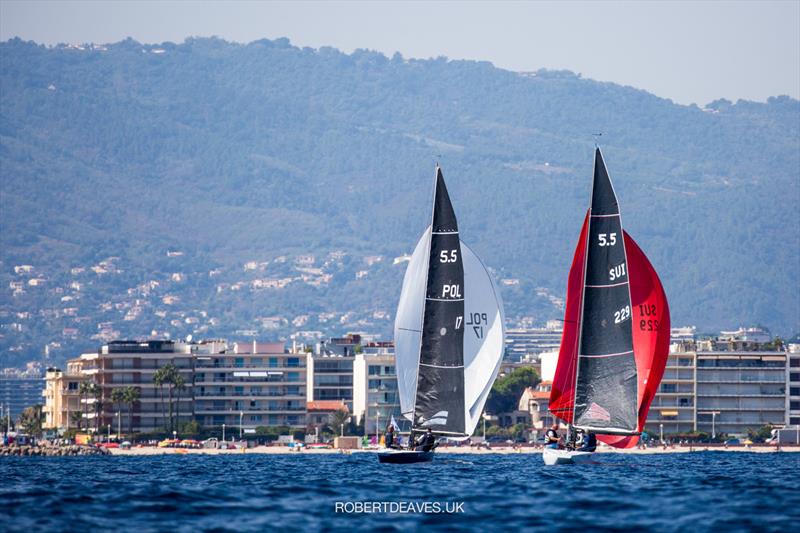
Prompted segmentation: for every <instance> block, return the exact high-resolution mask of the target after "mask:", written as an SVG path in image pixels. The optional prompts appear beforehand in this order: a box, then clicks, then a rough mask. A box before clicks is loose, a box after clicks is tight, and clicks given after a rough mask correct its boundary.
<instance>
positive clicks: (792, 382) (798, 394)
mask: <svg viewBox="0 0 800 533" xmlns="http://www.w3.org/2000/svg"><path fill="white" fill-rule="evenodd" d="M788 355H789V399H788V401H789V424H790V425H792V426H798V425H800V344H790V345H789V346H788Z"/></svg>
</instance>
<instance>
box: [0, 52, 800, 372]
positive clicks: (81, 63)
mask: <svg viewBox="0 0 800 533" xmlns="http://www.w3.org/2000/svg"><path fill="white" fill-rule="evenodd" d="M0 65H1V67H2V68H0V224H2V231H0V260H2V264H0V287H1V289H0V290H2V293H1V294H2V297H1V298H0V326H1V327H2V329H1V330H0V334H2V338H0V367H4V366H10V365H16V364H20V363H21V362H23V361H26V360H28V359H30V358H34V357H38V356H40V355H41V354H42V353H43V351H44V347H45V344H48V343H51V344H50V347H49V348H48V351H49V353H50V357H51V358H54V359H57V360H59V359H63V358H64V357H67V356H71V355H73V354H74V353H75V351H76V350H80V349H87V348H91V347H93V346H96V345H97V344H98V343H99V342H101V341H102V340H104V339H105V338H107V337H111V336H117V335H118V336H122V337H142V336H147V335H150V334H158V335H165V334H169V335H171V336H173V337H178V336H180V337H183V336H185V335H187V334H190V333H191V334H195V335H200V336H205V337H208V336H224V337H228V338H237V337H238V336H248V335H258V336H259V337H271V338H274V337H281V336H283V337H285V336H288V335H290V334H292V333H293V332H296V331H298V330H305V331H323V332H325V333H330V334H338V333H341V332H343V330H347V329H361V330H366V331H373V332H376V333H380V334H382V335H383V336H384V338H386V337H388V336H389V335H390V331H391V322H392V318H393V312H394V307H395V305H396V301H397V297H398V293H399V288H400V283H401V280H402V274H403V268H404V265H405V263H402V262H398V264H396V265H394V264H392V263H393V261H394V258H396V257H399V256H401V255H402V254H404V253H410V251H411V250H412V249H413V246H414V244H415V242H416V240H417V238H418V237H419V234H420V233H421V232H422V230H423V228H424V226H425V225H426V223H427V220H428V217H429V209H430V206H429V200H430V191H431V186H432V183H433V166H434V162H435V161H437V160H438V161H440V162H441V164H442V166H443V169H444V174H445V178H446V179H447V183H448V187H449V189H450V193H451V196H452V198H453V202H454V205H455V207H456V211H457V214H458V216H459V223H460V227H461V232H462V236H463V239H464V240H465V241H467V242H468V243H470V245H471V246H472V247H473V249H475V250H476V252H478V253H479V254H480V255H482V256H483V257H484V259H485V260H486V262H487V264H488V265H489V266H490V267H492V268H493V269H494V270H495V272H496V274H497V277H498V280H500V279H505V280H519V284H518V285H516V284H512V283H514V281H507V283H509V285H503V286H502V289H503V290H502V292H503V296H504V299H505V303H506V308H507V309H506V310H507V315H508V317H509V319H510V320H511V321H512V322H519V321H520V320H528V321H531V320H532V321H534V322H542V321H544V320H546V319H548V318H556V317H558V316H559V315H560V313H561V311H560V309H559V305H558V304H559V300H558V299H559V298H563V293H564V290H565V281H566V275H567V270H568V268H569V264H570V261H571V256H572V252H573V249H574V245H575V241H576V239H577V235H578V232H579V229H580V224H581V221H582V218H583V215H584V211H585V209H586V206H587V204H588V196H589V187H590V178H591V170H592V167H591V165H592V158H593V154H592V150H593V143H594V138H593V137H592V135H591V134H592V133H595V132H598V131H602V132H604V135H603V137H602V141H601V144H602V147H603V150H604V155H605V157H606V162H607V164H608V167H609V171H610V173H611V175H612V179H613V180H614V184H615V187H616V190H617V193H618V196H619V198H620V203H621V207H622V212H623V220H624V224H625V227H626V229H627V230H628V231H629V233H630V234H631V235H633V236H634V238H636V240H637V241H638V242H639V244H640V245H641V247H642V248H643V249H644V250H645V251H646V252H647V253H648V255H649V257H650V259H651V261H652V262H653V264H654V266H655V267H656V268H657V269H658V271H659V273H660V275H661V276H662V279H663V281H664V285H665V288H666V290H667V294H668V296H669V297H670V304H671V308H672V315H673V322H674V323H675V324H676V325H680V324H695V325H697V326H698V328H699V329H700V330H703V331H713V330H717V329H719V328H727V327H736V326H738V325H740V324H742V323H745V324H755V323H759V324H762V325H764V326H767V327H769V328H771V329H772V331H773V332H775V333H780V334H782V335H786V336H789V335H792V334H795V333H796V332H797V331H800V289H799V288H798V282H797V280H798V275H799V274H800V272H798V271H799V270H800V225H799V223H798V219H797V206H798V202H800V102H798V101H797V100H793V99H790V98H788V97H777V98H772V99H770V100H769V101H768V102H767V103H764V104H762V103H753V102H744V101H740V102H737V103H735V104H734V103H731V102H727V101H724V100H720V101H717V102H713V103H710V104H708V105H706V106H705V107H704V108H699V107H697V106H680V105H676V104H674V103H672V102H671V101H669V100H664V99H661V98H658V97H656V96H653V95H651V94H649V93H647V92H644V91H641V90H637V89H634V88H630V87H622V86H618V85H614V84H610V83H599V82H595V81H592V80H587V79H582V78H581V77H580V76H577V75H574V74H572V73H570V72H553V71H539V72H536V73H529V74H518V73H514V72H509V71H504V70H500V69H497V68H494V67H493V66H492V65H491V64H488V63H485V62H473V61H448V60H447V59H445V58H438V59H432V60H406V59H404V58H402V57H400V56H399V55H395V56H394V57H392V58H387V57H385V56H383V55H381V54H378V53H374V52H369V51H357V52H355V53H353V54H351V55H347V54H343V53H341V52H339V51H337V50H334V49H331V48H322V49H319V50H315V49H310V48H303V49H301V48H297V47H294V46H292V45H291V44H290V43H289V42H288V41H287V40H286V39H278V40H275V41H268V40H261V41H256V42H253V43H250V44H247V45H240V44H233V43H227V42H225V41H222V40H218V39H190V40H187V41H186V42H185V43H183V44H173V43H162V44H158V45H144V44H140V43H137V42H135V41H133V40H126V41H123V42H120V43H116V44H110V45H105V46H92V45H87V46H82V47H68V46H60V47H53V48H48V47H44V46H40V45H36V44H35V43H30V42H22V41H20V40H12V41H8V42H5V43H2V44H0ZM309 255H312V256H314V257H313V261H309V258H308V257H306V256H309ZM378 256H380V257H381V259H380V260H376V259H375V257H378ZM109 258H116V259H111V260H110V261H109V260H108V259H109ZM281 259H282V260H281ZM103 263H105V265H106V266H102V265H103ZM249 263H252V264H255V265H256V266H255V267H253V268H248V267H247V264H249ZM252 264H251V265H250V266H252ZM22 265H30V266H31V267H32V268H31V269H19V268H17V269H16V271H15V267H20V266H22ZM92 267H96V269H95V270H94V271H93V270H92ZM81 269H83V270H81ZM98 269H99V270H101V271H102V272H98V271H97V270H98ZM303 269H306V270H308V269H312V272H310V273H309V272H304V271H303ZM364 272H366V273H364ZM34 279H35V280H38V281H35V282H34V283H33V284H32V283H31V280H34ZM281 279H283V280H284V282H279V281H274V280H281ZM256 280H262V281H260V282H256ZM269 280H272V281H269ZM287 280H288V281H287ZM153 282H155V283H156V285H153ZM238 283H241V285H239V286H238V288H235V289H231V287H234V286H236V285H237V284H238ZM281 283H282V285H281ZM276 284H277V285H276ZM273 285H274V286H273ZM145 286H147V287H149V288H144V287H145ZM76 287H77V288H76ZM537 288H538V289H537ZM65 298H67V299H65ZM165 298H166V301H167V302H171V303H165ZM65 309H67V311H65ZM132 309H133V310H134V312H132V311H131V310H132ZM305 315H308V316H307V317H306V318H305V319H304V318H303V317H304V316H305ZM328 315H333V316H332V317H330V318H327V319H325V318H324V317H327V316H328ZM526 317H527V318H526ZM126 318H127V320H126ZM298 324H299V325H298ZM307 335H311V336H313V334H312V333H308V334H307ZM91 336H95V338H94V339H91Z"/></svg>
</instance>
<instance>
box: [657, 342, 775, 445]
mask: <svg viewBox="0 0 800 533" xmlns="http://www.w3.org/2000/svg"><path fill="white" fill-rule="evenodd" d="M769 339H770V337H769V336H768V335H765V334H763V332H761V331H760V330H758V329H757V328H747V329H744V328H742V329H740V330H738V331H732V332H723V334H721V335H720V336H718V337H716V338H714V339H703V340H685V339H684V340H681V341H680V342H675V343H673V344H672V346H671V348H670V356H669V359H668V362H667V368H666V369H665V372H664V377H663V379H662V381H661V385H660V387H659V390H658V392H657V393H656V396H655V398H654V400H653V403H652V406H651V408H650V413H649V415H648V418H647V424H646V426H645V429H646V430H647V431H648V432H649V433H650V434H651V435H660V434H661V433H662V432H663V434H665V435H675V434H685V433H689V432H697V431H699V432H704V433H708V434H709V435H716V434H719V433H725V434H728V435H745V434H747V431H748V430H757V429H759V428H761V427H762V426H765V425H776V426H783V425H784V424H787V423H788V422H789V420H788V419H789V416H788V415H789V412H790V411H789V409H788V407H790V405H791V403H790V387H789V379H790V375H791V372H790V371H789V368H790V367H789V364H790V358H789V357H788V355H789V354H788V353H787V351H786V350H785V349H784V348H783V347H782V346H780V345H777V344H775V343H773V342H772V341H771V340H769ZM787 402H789V403H787Z"/></svg>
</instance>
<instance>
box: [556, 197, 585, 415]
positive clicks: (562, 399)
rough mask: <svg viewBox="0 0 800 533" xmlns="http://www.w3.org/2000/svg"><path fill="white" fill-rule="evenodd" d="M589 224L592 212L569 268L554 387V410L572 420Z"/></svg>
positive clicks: (582, 229) (583, 228) (582, 230)
mask: <svg viewBox="0 0 800 533" xmlns="http://www.w3.org/2000/svg"><path fill="white" fill-rule="evenodd" d="M588 228H589V212H588V211H587V213H586V217H585V218H584V219H583V227H582V228H581V235H580V237H579V238H578V246H576V247H575V256H574V257H573V258H572V266H571V267H570V269H569V278H568V280H567V307H566V310H565V312H564V331H563V333H562V334H561V348H560V350H559V352H558V365H557V366H556V374H555V376H554V377H553V388H552V389H551V391H550V404H549V409H550V412H551V413H553V415H555V416H556V417H558V418H560V419H561V420H564V421H566V422H568V423H572V414H573V410H574V407H575V372H576V370H577V368H578V330H579V326H580V314H581V298H583V269H584V264H585V261H584V257H585V255H586V232H587V230H588Z"/></svg>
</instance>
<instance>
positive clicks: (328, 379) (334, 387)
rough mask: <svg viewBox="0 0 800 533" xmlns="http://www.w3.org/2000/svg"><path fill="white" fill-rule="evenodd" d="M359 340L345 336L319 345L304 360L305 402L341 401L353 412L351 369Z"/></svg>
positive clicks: (359, 337)
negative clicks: (305, 371)
mask: <svg viewBox="0 0 800 533" xmlns="http://www.w3.org/2000/svg"><path fill="white" fill-rule="evenodd" d="M361 350H362V346H361V336H360V335H347V336H345V337H342V338H333V339H330V340H329V341H328V342H324V343H320V345H318V346H317V349H316V351H315V352H314V353H309V354H308V355H307V357H306V365H307V368H308V376H309V378H308V381H307V384H306V393H307V395H308V399H309V401H311V400H314V401H319V400H323V401H327V400H343V401H344V402H345V404H346V405H347V409H348V410H349V411H350V412H351V413H352V412H353V366H354V363H355V360H356V352H361Z"/></svg>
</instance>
